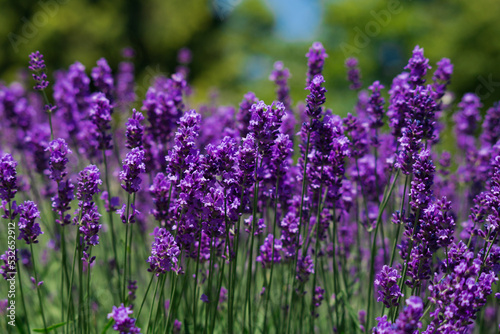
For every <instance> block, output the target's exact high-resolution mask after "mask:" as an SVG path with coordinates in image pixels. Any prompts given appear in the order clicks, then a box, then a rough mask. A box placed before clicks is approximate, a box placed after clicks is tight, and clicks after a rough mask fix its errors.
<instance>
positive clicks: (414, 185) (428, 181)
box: [410, 150, 436, 211]
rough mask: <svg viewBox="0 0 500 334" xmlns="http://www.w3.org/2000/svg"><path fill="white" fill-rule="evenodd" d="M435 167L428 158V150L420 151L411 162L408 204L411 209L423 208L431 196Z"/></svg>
mask: <svg viewBox="0 0 500 334" xmlns="http://www.w3.org/2000/svg"><path fill="white" fill-rule="evenodd" d="M435 171H436V167H435V166H434V164H433V163H432V160H431V158H430V152H429V151H428V150H423V151H422V152H420V153H419V154H418V155H417V157H416V159H415V163H414V164H413V181H411V190H410V196H411V201H410V205H411V207H412V209H413V210H415V211H418V210H424V209H425V208H426V207H427V205H428V204H429V202H430V200H431V198H432V189H431V188H432V185H433V184H434V172H435Z"/></svg>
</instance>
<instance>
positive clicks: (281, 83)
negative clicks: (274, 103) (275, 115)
mask: <svg viewBox="0 0 500 334" xmlns="http://www.w3.org/2000/svg"><path fill="white" fill-rule="evenodd" d="M288 78H290V71H289V70H288V68H285V67H284V66H283V62H281V61H277V62H275V63H274V70H273V71H272V72H271V75H269V80H271V81H273V82H274V83H275V84H276V86H277V89H276V95H277V98H278V101H280V102H281V103H283V105H284V106H285V109H286V110H290V104H291V100H290V88H289V87H288V84H287V81H288Z"/></svg>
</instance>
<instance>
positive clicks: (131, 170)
mask: <svg viewBox="0 0 500 334" xmlns="http://www.w3.org/2000/svg"><path fill="white" fill-rule="evenodd" d="M122 164H123V170H122V171H121V172H120V181H121V182H122V188H123V189H125V191H126V192H128V193H129V194H132V193H136V192H138V191H139V190H140V189H141V182H142V180H141V177H140V175H141V173H145V172H146V165H145V164H144V151H143V150H141V149H139V148H138V147H136V148H134V149H133V150H132V151H130V152H129V153H127V155H126V156H125V159H123V162H122Z"/></svg>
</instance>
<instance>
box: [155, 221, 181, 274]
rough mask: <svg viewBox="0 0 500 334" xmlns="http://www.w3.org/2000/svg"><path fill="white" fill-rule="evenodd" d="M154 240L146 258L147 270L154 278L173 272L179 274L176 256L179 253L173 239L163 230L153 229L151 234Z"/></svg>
mask: <svg viewBox="0 0 500 334" xmlns="http://www.w3.org/2000/svg"><path fill="white" fill-rule="evenodd" d="M152 235H153V236H154V238H155V240H154V242H153V244H152V246H151V256H150V257H149V258H148V263H149V266H150V267H149V269H148V271H150V272H153V273H155V274H156V276H160V274H164V273H166V272H168V271H171V270H173V271H174V272H176V273H179V271H180V267H179V265H178V258H177V257H178V256H179V254H180V253H181V251H180V249H179V247H178V246H177V243H176V242H175V240H174V237H173V236H172V235H171V234H170V232H168V231H167V230H166V229H164V228H158V227H155V230H154V232H153V233H152Z"/></svg>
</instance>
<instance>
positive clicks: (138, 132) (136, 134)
mask: <svg viewBox="0 0 500 334" xmlns="http://www.w3.org/2000/svg"><path fill="white" fill-rule="evenodd" d="M143 120H144V116H143V115H142V114H141V113H140V112H138V111H136V110H135V108H134V109H132V117H131V118H129V119H128V121H127V123H126V126H127V132H126V136H127V143H126V144H125V146H126V147H127V148H128V149H133V148H136V147H138V148H141V149H142V136H143V134H144V126H143V125H142V124H141V123H142V121H143Z"/></svg>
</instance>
